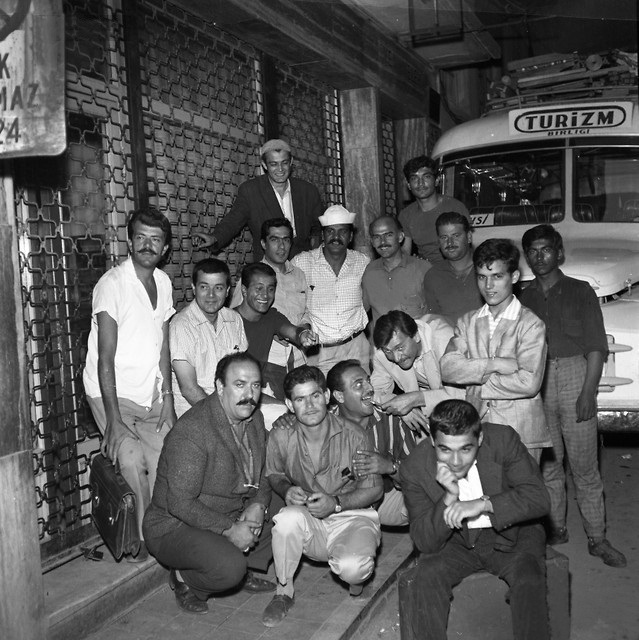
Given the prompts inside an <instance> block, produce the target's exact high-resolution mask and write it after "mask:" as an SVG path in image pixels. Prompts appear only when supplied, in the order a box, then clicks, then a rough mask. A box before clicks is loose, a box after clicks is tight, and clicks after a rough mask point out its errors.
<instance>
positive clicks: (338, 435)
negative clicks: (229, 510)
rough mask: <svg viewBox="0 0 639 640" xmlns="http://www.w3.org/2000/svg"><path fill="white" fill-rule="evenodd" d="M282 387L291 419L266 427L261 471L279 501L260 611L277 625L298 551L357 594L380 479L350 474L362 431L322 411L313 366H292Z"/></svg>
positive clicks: (322, 394)
mask: <svg viewBox="0 0 639 640" xmlns="http://www.w3.org/2000/svg"><path fill="white" fill-rule="evenodd" d="M284 390H285V393H286V405H287V407H288V408H289V410H290V411H293V412H294V413H295V418H296V420H295V423H294V424H293V426H292V428H291V429H274V430H273V431H271V434H270V436H269V441H268V444H267V449H266V471H265V473H266V476H267V478H268V479H269V482H270V483H271V487H272V488H273V490H274V491H276V492H277V493H278V494H279V495H280V496H282V497H283V498H284V500H285V502H286V506H285V507H284V508H283V509H281V510H280V512H279V513H278V514H277V515H275V516H274V517H273V521H274V523H275V524H274V525H273V532H272V536H273V561H274V563H275V575H276V576H277V583H278V584H277V589H276V594H275V596H274V598H273V600H272V601H271V602H270V603H269V605H268V606H267V607H266V609H265V610H264V614H263V616H262V622H263V623H264V624H265V625H266V626H267V627H274V626H277V625H278V624H280V623H281V621H282V620H283V619H284V617H285V616H286V614H287V613H288V611H289V609H290V608H291V607H292V606H293V602H294V601H293V597H294V593H295V589H294V585H293V578H294V576H295V572H296V570H297V567H298V565H299V562H300V560H301V557H302V554H304V555H307V556H308V557H310V558H313V559H315V560H320V561H324V562H325V561H328V563H329V566H330V568H331V571H333V573H335V574H336V575H337V576H339V577H340V579H341V580H343V581H344V582H346V583H347V584H348V585H350V592H351V594H352V595H359V594H360V593H361V592H362V586H361V585H362V583H363V582H364V581H365V580H367V579H368V577H369V576H370V575H371V574H372V572H373V569H374V567H375V556H376V553H377V546H378V545H379V542H380V539H381V536H380V529H379V517H378V515H377V512H376V511H375V509H373V508H372V507H371V505H372V504H373V503H375V502H376V501H377V500H379V499H380V498H381V497H382V494H383V488H382V479H381V477H380V476H379V475H377V474H370V475H367V476H366V477H365V478H357V477H355V476H354V475H353V473H352V467H351V465H352V459H353V456H354V454H355V452H356V451H357V450H358V449H366V448H367V447H368V437H367V435H366V434H365V433H364V431H362V430H361V429H360V428H359V427H358V426H357V425H354V424H352V423H350V422H346V421H344V420H342V419H341V418H339V417H337V416H333V415H331V414H329V413H328V410H327V403H328V400H329V392H328V390H327V389H326V379H325V378H324V375H323V374H322V372H321V371H320V370H319V369H318V368H317V367H309V366H308V365H303V366H301V367H298V368H296V369H293V371H291V372H290V373H288V374H287V376H286V380H285V381H284Z"/></svg>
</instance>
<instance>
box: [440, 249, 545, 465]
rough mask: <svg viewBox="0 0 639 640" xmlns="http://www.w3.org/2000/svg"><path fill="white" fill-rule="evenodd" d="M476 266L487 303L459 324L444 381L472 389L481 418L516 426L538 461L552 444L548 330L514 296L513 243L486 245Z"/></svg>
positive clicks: (516, 252)
mask: <svg viewBox="0 0 639 640" xmlns="http://www.w3.org/2000/svg"><path fill="white" fill-rule="evenodd" d="M473 262H474V263H475V272H476V275H477V285H478V287H479V292H480V293H481V295H482V297H483V298H484V300H485V301H486V304H485V305H484V306H483V307H481V309H478V310H477V311H470V312H468V313H466V314H464V315H463V316H461V318H459V319H458V320H457V325H456V326H455V335H454V336H453V339H452V340H451V341H450V344H449V345H448V348H447V349H446V353H445V355H444V357H443V358H442V360H441V363H440V364H441V370H442V378H443V379H444V380H445V381H447V382H449V383H455V384H463V385H467V386H466V400H468V401H469V402H470V403H472V404H473V405H474V407H475V408H476V409H477V411H479V415H480V416H481V418H482V420H486V421H487V422H496V423H498V424H509V425H511V426H512V428H513V429H514V430H515V431H516V432H517V433H518V434H519V436H520V437H521V439H522V442H523V443H524V444H525V445H526V446H527V447H528V449H529V450H530V452H531V454H532V455H533V456H534V457H535V458H536V460H537V461H539V458H540V457H541V450H542V449H543V448H544V447H549V446H551V441H550V434H549V432H548V428H547V426H546V417H545V414H544V407H543V404H542V401H541V395H540V389H541V383H542V381H543V378H544V367H545V365H546V328H545V326H544V323H543V322H542V321H541V320H540V319H539V318H538V317H537V316H536V315H535V314H534V313H533V312H532V311H531V310H530V309H528V308H526V307H524V306H522V305H521V304H520V303H519V301H518V300H517V298H515V296H514V295H513V287H514V285H515V284H516V283H517V281H518V280H519V268H518V267H519V249H517V247H516V246H515V245H514V244H513V243H512V242H511V241H510V240H502V239H491V240H486V241H485V242H482V243H481V244H480V245H479V246H478V247H477V249H475V252H474V254H473Z"/></svg>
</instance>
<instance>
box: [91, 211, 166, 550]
mask: <svg viewBox="0 0 639 640" xmlns="http://www.w3.org/2000/svg"><path fill="white" fill-rule="evenodd" d="M127 233H128V237H129V239H128V241H127V244H128V247H129V253H130V257H129V258H128V259H127V260H125V261H124V262H123V263H122V264H120V265H119V266H117V267H114V268H113V269H110V270H109V271H107V272H106V273H105V274H104V275H103V276H102V277H101V278H100V280H99V281H98V283H97V284H96V285H95V289H94V290H93V308H92V322H91V333H90V334H89V342H88V352H87V361H86V366H85V368H84V374H83V382H84V390H85V392H86V395H87V401H88V403H89V406H90V407H91V411H92V413H93V417H94V418H95V421H96V423H97V425H98V428H99V429H100V432H101V433H102V435H103V439H102V447H101V448H102V453H104V454H105V455H106V456H108V457H109V458H110V459H111V460H112V461H113V463H114V464H115V463H116V462H117V463H119V466H120V471H121V473H122V476H123V477H124V479H125V480H126V481H127V482H128V483H129V485H130V487H131V489H133V491H134V492H135V498H136V511H137V519H138V526H139V528H140V535H141V536H142V518H143V517H144V511H145V509H146V508H147V506H148V505H149V502H150V501H151V493H152V491H153V485H154V483H155V473H156V469H157V464H158V458H159V457H160V451H161V449H162V442H163V441H164V436H165V435H166V434H167V432H168V430H169V429H170V428H171V427H172V426H173V425H174V424H175V420H176V417H175V410H174V408H173V394H172V392H171V362H170V358H169V318H171V316H172V315H173V314H174V313H175V310H174V309H173V297H172V287H171V281H170V280H169V277H168V276H167V275H166V274H165V273H164V272H163V271H161V270H160V269H158V268H157V267H158V264H159V263H160V262H161V261H162V260H163V258H165V256H166V254H167V252H168V251H169V247H170V246H171V223H170V222H169V221H168V219H167V218H166V217H165V216H164V215H162V214H161V213H159V212H158V211H156V210H155V209H150V208H148V209H138V210H136V211H134V212H133V213H132V215H131V217H130V219H129V223H128V225H127ZM147 558H148V552H147V550H146V547H145V545H144V544H142V545H141V547H140V551H139V553H138V554H137V556H136V557H135V558H130V557H128V558H127V560H129V561H130V562H142V561H144V560H146V559H147Z"/></svg>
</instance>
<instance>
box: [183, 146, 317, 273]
mask: <svg viewBox="0 0 639 640" xmlns="http://www.w3.org/2000/svg"><path fill="white" fill-rule="evenodd" d="M260 157H261V160H262V169H263V170H264V175H261V176H258V177H257V178H253V179H252V180H247V181H246V182H244V183H243V184H241V185H240V188H239V189H238V192H237V197H236V198H235V202H234V203H233V206H232V207H231V210H230V211H229V213H228V215H226V216H224V218H223V219H222V221H221V222H220V223H219V224H218V225H217V226H216V227H215V230H214V232H213V234H212V235H210V234H205V233H197V234H195V235H196V236H197V237H199V238H201V239H202V240H204V244H203V245H202V246H204V247H210V248H211V251H212V252H213V253H217V252H218V251H219V250H220V249H221V248H223V247H225V246H226V245H227V244H228V243H229V242H231V240H233V238H234V237H235V236H236V235H237V234H238V232H239V231H241V230H242V227H244V225H247V226H248V228H249V229H250V230H251V236H252V237H253V259H254V260H261V259H262V255H263V248H262V246H261V243H260V227H261V226H262V224H263V223H264V221H265V220H268V219H269V218H274V217H276V216H277V217H282V218H286V219H287V220H288V221H289V222H290V223H291V225H292V229H293V243H292V247H291V255H295V254H297V253H299V252H300V251H304V250H306V249H310V248H311V247H317V245H318V244H319V234H320V229H319V224H318V222H317V218H318V216H319V215H320V214H321V213H322V208H323V207H322V200H321V198H320V195H319V192H318V190H317V188H316V187H315V186H314V185H312V184H311V183H310V182H306V180H300V179H299V178H294V177H292V176H291V168H292V166H293V154H292V151H291V147H290V146H289V144H288V143H287V142H285V141H284V140H279V139H274V140H269V141H268V142H266V143H264V144H263V145H262V148H261V149H260Z"/></svg>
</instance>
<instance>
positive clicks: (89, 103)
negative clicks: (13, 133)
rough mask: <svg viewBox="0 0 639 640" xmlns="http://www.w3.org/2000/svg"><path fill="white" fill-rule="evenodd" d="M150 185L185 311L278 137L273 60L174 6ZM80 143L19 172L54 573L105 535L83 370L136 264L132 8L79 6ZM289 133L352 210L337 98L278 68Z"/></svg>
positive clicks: (163, 41)
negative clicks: (92, 486) (113, 286)
mask: <svg viewBox="0 0 639 640" xmlns="http://www.w3.org/2000/svg"><path fill="white" fill-rule="evenodd" d="M139 8H140V10H139V15H138V29H139V34H140V36H139V54H140V64H141V69H142V77H143V91H142V96H143V119H144V131H143V132H140V135H143V136H144V141H145V147H146V165H147V175H146V176H142V178H141V179H143V180H146V184H147V185H148V189H149V193H150V201H151V204H155V205H157V206H158V207H159V208H160V209H161V210H162V211H164V212H165V213H166V214H167V216H168V217H169V219H170V220H171V222H172V224H173V229H174V243H173V247H172V249H173V252H172V255H171V259H170V262H169V264H168V265H167V267H166V271H167V273H168V274H169V275H170V276H171V278H172V279H173V283H174V300H175V303H176V308H178V309H179V308H180V307H181V306H182V304H183V303H184V302H185V301H187V300H190V273H191V268H192V265H193V263H194V262H196V261H197V260H199V259H200V258H202V257H205V255H206V254H205V252H202V251H200V250H198V249H196V248H194V246H193V243H192V234H193V232H194V231H195V230H196V229H197V230H204V231H207V230H209V229H212V228H214V226H215V224H216V222H217V221H218V220H220V219H221V218H222V217H223V216H224V215H225V214H226V213H228V211H229V209H230V206H231V204H232V203H233V200H234V198H235V195H236V193H237V188H238V186H239V185H240V184H241V183H242V182H244V181H245V180H246V179H248V178H250V177H252V176H253V175H255V173H256V172H257V169H258V167H259V158H258V155H257V153H258V151H257V149H258V147H259V145H260V144H261V143H262V142H263V141H264V135H263V116H262V104H263V98H262V83H263V79H262V74H261V66H260V59H261V54H260V52H258V51H256V50H255V49H253V48H252V47H250V46H249V45H247V44H245V43H242V42H240V41H238V40H237V39H235V38H233V37H232V36H229V35H228V34H226V33H224V32H221V31H220V30H219V29H217V28H216V27H215V26H214V25H213V24H212V23H207V22H205V21H203V20H202V19H201V18H200V17H196V16H193V15H190V14H187V13H185V12H184V11H182V10H181V9H178V8H176V7H174V6H172V5H171V4H169V3H167V2H162V1H159V0H157V1H156V0H145V1H144V2H140V3H139ZM64 9H65V20H66V27H65V28H66V61H67V62H66V65H67V82H66V95H67V97H66V99H67V135H68V142H69V144H68V149H67V151H66V152H65V153H64V154H63V155H62V156H60V157H58V158H47V159H43V158H29V159H22V160H18V161H16V162H15V163H14V167H15V170H14V184H15V207H16V223H17V227H18V235H19V240H18V242H19V255H20V273H21V281H22V292H23V300H22V302H23V310H24V322H25V334H26V344H25V349H26V353H27V368H28V384H29V398H30V402H29V409H30V419H31V426H32V435H33V460H34V474H35V483H36V496H35V497H36V501H37V507H38V523H39V533H40V540H41V543H42V544H41V549H42V557H43V562H44V565H45V568H47V567H49V566H53V565H54V564H56V563H57V562H58V561H60V560H61V559H63V558H64V557H65V556H68V555H69V554H72V553H74V549H75V547H76V546H77V545H79V544H81V543H82V542H83V541H85V540H86V539H87V538H89V537H91V536H93V535H95V530H94V529H93V526H92V525H91V523H90V517H89V513H90V495H89V491H88V487H87V485H88V472H87V467H88V463H89V461H90V458H91V456H92V455H93V454H94V453H95V452H96V451H97V449H98V446H99V445H98V439H97V437H96V434H95V427H94V425H93V420H92V418H91V414H90V411H89V410H88V408H87V407H86V406H85V403H84V400H83V390H82V385H81V371H82V366H83V363H84V360H85V355H86V353H85V352H86V344H87V336H88V332H89V329H90V323H91V294H92V290H93V287H94V285H95V283H96V282H97V280H98V279H99V278H100V276H101V275H102V274H103V273H104V272H105V270H106V269H108V268H110V267H111V266H113V265H114V264H116V263H117V262H119V260H120V259H121V258H123V257H124V256H125V255H126V243H125V240H126V228H125V225H126V217H127V214H128V212H129V211H130V210H131V209H132V208H133V206H134V205H133V193H134V186H135V185H134V184H133V172H132V167H131V152H130V150H131V148H132V147H133V146H134V145H133V144H132V142H133V141H132V139H131V136H132V135H136V132H135V131H134V132H132V130H131V126H130V118H129V113H128V104H129V102H128V99H127V91H126V89H127V86H126V78H127V69H126V65H125V57H124V53H125V51H124V41H125V40H124V26H123V25H124V19H123V15H122V11H121V10H120V8H119V4H118V0H109V2H107V1H106V0H105V1H104V2H98V1H95V2H91V3H86V2H84V1H83V0H65V5H64ZM276 90H277V91H278V92H279V93H280V94H281V95H280V96H279V97H278V104H281V105H286V107H285V108H283V109H282V110H281V112H280V113H279V114H278V119H279V123H280V127H281V132H280V135H281V136H282V137H284V138H288V139H290V141H291V144H292V146H293V147H294V149H295V150H296V175H298V176H300V177H303V178H306V179H309V180H311V181H312V182H314V183H315V184H316V185H317V186H318V188H319V190H320V193H321V194H322V196H323V198H324V199H325V201H326V202H341V199H342V195H341V194H342V187H341V169H340V156H339V131H338V106H337V96H336V93H335V91H333V90H332V89H331V88H329V87H325V86H322V85H320V84H318V83H316V82H314V81H313V80H312V79H311V78H307V77H304V76H303V75H302V74H300V73H298V72H294V71H293V70H291V69H290V68H288V67H286V66H285V65H281V64H278V65H277V78H276ZM250 246H251V245H250V237H249V236H248V231H245V232H244V233H243V234H242V236H241V237H240V238H239V239H237V240H236V241H235V242H234V243H233V244H232V245H231V246H229V247H228V248H227V250H226V251H225V253H224V254H222V257H223V258H225V259H226V260H227V261H228V263H229V265H230V267H231V270H232V272H233V273H236V272H237V270H239V268H240V267H241V265H242V264H244V262H245V261H246V260H247V259H250V255H249V251H250Z"/></svg>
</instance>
